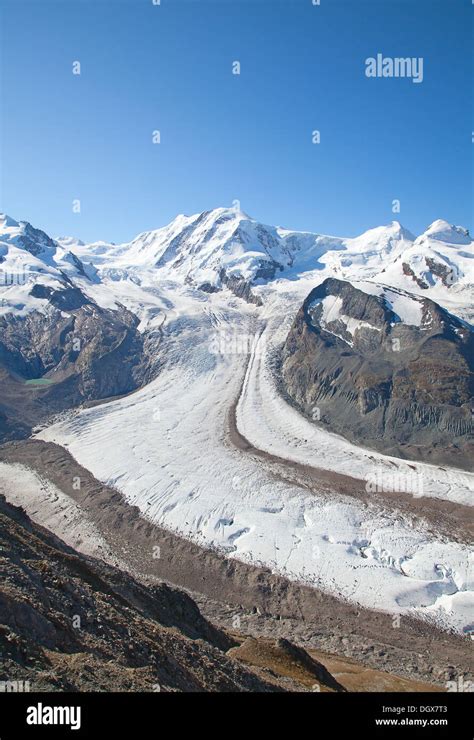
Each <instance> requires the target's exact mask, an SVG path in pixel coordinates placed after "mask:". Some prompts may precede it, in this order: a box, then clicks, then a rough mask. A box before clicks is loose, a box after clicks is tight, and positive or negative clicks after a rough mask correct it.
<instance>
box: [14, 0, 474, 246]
mask: <svg viewBox="0 0 474 740" xmlns="http://www.w3.org/2000/svg"><path fill="white" fill-rule="evenodd" d="M473 14H474V6H473V5H472V4H471V1H470V0H396V1H395V0H394V1H392V0H373V1H372V2H364V1H363V0H347V1H346V2H343V1H341V0H321V5H320V6H319V7H318V6H313V5H312V0H243V1H238V0H219V1H217V0H215V1H214V2H212V1H206V0H188V1H186V0H181V1H180V0H161V5H160V6H154V5H153V4H152V0H133V2H132V1H130V2H128V1H127V0H110V1H108V0H94V2H88V0H56V1H48V0H36V1H35V2H25V1H24V0H14V1H13V0H2V49H3V52H2V59H1V62H2V103H3V104H2V110H3V116H2V118H3V120H2V129H1V136H0V142H1V155H2V179H1V202H0V206H1V209H2V210H5V211H6V212H7V213H9V214H10V215H11V216H13V217H14V218H17V219H24V220H28V221H31V222H32V223H33V224H34V225H36V226H39V227H41V228H43V229H45V230H46V231H48V233H51V234H52V235H54V236H57V235H60V234H72V235H75V236H79V237H80V238H82V239H85V240H95V239H106V240H112V241H115V242H120V241H124V240H128V239H130V238H132V237H133V236H135V235H136V234H137V233H138V232H140V231H144V230H146V229H151V228H157V227H159V226H162V225H164V224H166V223H168V222H169V221H170V220H171V219H172V218H173V217H174V216H175V215H177V214H178V213H187V214H190V213H197V212H199V211H203V210H208V209H211V208H214V207H217V206H221V205H231V204H232V201H234V200H235V199H238V200H240V202H241V205H242V209H243V210H244V211H246V212H247V213H249V214H250V215H252V216H254V217H255V218H257V219H259V220H260V221H263V222H264V223H270V224H278V225H282V226H287V227H289V228H294V229H302V230H303V229H307V230H312V231H317V232H321V233H329V234H337V235H342V236H343V235H348V236H349V235H355V234H357V233H360V232H362V231H363V230H365V229H367V228H370V227H372V226H376V225H379V224H382V223H388V222H389V221H391V220H392V219H397V220H400V221H401V222H402V223H403V224H404V225H405V226H406V227H407V228H409V229H411V230H412V231H414V232H415V233H420V232H421V231H423V230H424V229H425V228H426V226H427V225H428V224H429V223H430V222H431V221H433V220H434V219H436V218H445V219H447V220H448V221H450V222H452V223H457V224H462V225H464V226H467V227H470V228H471V229H472V226H473V210H472V208H473V207H472V203H473V198H472V196H473V193H472V150H473V144H472V143H471V132H472V131H473V130H474V121H473V116H472V90H473V77H472V71H473V65H472V54H473V52H472V46H473V44H472V17H473ZM378 52H380V53H383V54H384V56H392V57H423V59H424V79H423V82H422V83H421V84H414V83H413V82H412V80H411V79H393V78H392V79H390V78H388V79H387V78H385V79H368V78H367V77H366V76H365V60H366V58H367V57H372V56H375V55H376V54H377V53H378ZM75 60H78V61H80V63H81V75H80V76H78V75H73V74H72V63H73V61H75ZM236 60H238V61H240V63H241V74H240V75H239V76H237V75H233V74H232V63H233V62H234V61H236ZM315 129H317V130H319V131H320V132H321V143H320V144H313V143H312V131H313V130H315ZM154 130H160V132H161V143H160V144H153V143H152V132H153V131H154ZM74 199H80V201H81V212H80V213H73V210H72V202H73V200H74ZM394 199H399V200H400V206H401V207H400V213H399V214H394V213H393V212H392V201H393V200H394Z"/></svg>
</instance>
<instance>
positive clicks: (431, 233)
mask: <svg viewBox="0 0 474 740" xmlns="http://www.w3.org/2000/svg"><path fill="white" fill-rule="evenodd" d="M426 239H434V240H435V241H440V242H446V243H447V244H471V237H470V234H469V231H468V230H467V229H465V228H464V227H463V226H454V225H453V224H450V223H448V222H447V221H444V220H443V219H441V218H440V219H437V220H436V221H433V223H432V224H431V225H430V226H428V228H427V229H426V231H425V232H424V233H423V234H421V235H420V236H419V237H418V239H417V242H422V241H425V240H426Z"/></svg>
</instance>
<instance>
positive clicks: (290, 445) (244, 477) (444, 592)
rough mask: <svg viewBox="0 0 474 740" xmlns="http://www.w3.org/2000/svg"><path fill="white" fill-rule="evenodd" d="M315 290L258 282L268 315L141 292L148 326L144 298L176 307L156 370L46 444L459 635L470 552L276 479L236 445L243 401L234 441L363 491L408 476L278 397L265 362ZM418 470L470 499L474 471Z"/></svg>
mask: <svg viewBox="0 0 474 740" xmlns="http://www.w3.org/2000/svg"><path fill="white" fill-rule="evenodd" d="M309 284H310V286H311V287H314V286H315V282H314V280H313V279H311V278H308V281H307V283H306V282H305V280H304V279H303V280H301V281H295V282H294V283H291V281H286V280H284V281H281V282H278V281H277V282H273V283H272V287H271V288H268V289H267V287H266V286H265V287H262V288H261V291H262V293H265V294H266V304H265V306H264V308H263V309H260V310H258V309H255V308H254V307H252V306H249V305H248V304H245V303H244V302H243V301H241V300H238V299H235V298H233V297H231V295H230V293H228V292H227V291H223V292H221V293H216V294H211V295H208V294H203V293H202V292H200V291H197V290H193V289H192V288H188V287H183V284H182V283H176V284H172V283H170V282H168V283H163V282H162V283H160V284H159V286H160V287H158V283H155V288H154V295H152V294H151V293H149V294H146V291H145V289H143V296H142V307H141V314H140V315H141V316H142V317H143V321H144V324H146V323H147V321H148V319H149V317H150V306H149V305H146V300H147V298H146V295H148V301H152V303H153V305H157V303H156V300H157V298H158V296H159V301H160V304H159V305H163V306H165V307H166V308H165V309H164V310H161V311H158V312H155V313H154V314H153V316H152V318H151V319H150V320H151V321H153V322H157V323H160V324H162V331H163V340H162V345H161V348H160V349H161V350H162V357H163V362H164V366H163V368H162V370H161V372H160V375H159V376H158V377H157V378H156V379H155V380H154V381H153V382H152V383H150V384H149V385H148V386H146V387H145V388H143V389H141V390H139V391H137V392H135V393H133V394H132V395H130V396H128V397H126V398H121V399H119V400H116V401H113V402H110V403H107V404H104V405H101V406H97V407H94V408H90V409H84V410H80V411H75V412H72V413H70V414H68V415H67V416H66V417H65V418H63V419H61V420H59V421H58V422H57V423H55V424H53V425H52V426H50V427H48V428H46V429H44V430H42V431H41V432H40V433H39V434H38V436H39V437H40V438H41V439H44V440H46V441H52V442H56V443H58V444H61V445H63V446H65V447H67V449H68V450H69V451H70V453H71V454H72V455H73V456H74V457H75V458H76V459H77V460H78V461H79V463H81V464H82V465H84V466H85V467H86V468H88V469H89V470H90V471H91V472H92V473H93V474H94V475H95V476H96V477H97V478H98V479H100V480H101V481H103V482H104V483H107V484H108V485H111V486H114V487H115V488H117V489H118V490H120V491H121V492H122V493H123V495H124V496H125V497H126V500H127V501H128V502H129V503H130V504H133V505H136V506H138V507H139V509H140V510H141V512H142V513H143V514H144V515H145V516H146V517H148V518H149V519H150V520H152V521H154V522H156V523H158V524H159V525H160V526H163V527H165V528H168V529H170V530H172V531H175V532H177V533H179V534H181V535H183V536H185V537H187V538H189V539H190V540H192V541H194V542H196V543H198V544H200V545H202V546H204V547H214V548H217V549H218V550H219V551H221V552H222V553H225V554H226V555H227V556H228V557H231V558H237V559H240V560H243V561H246V562H250V563H254V564H263V565H266V566H268V567H270V568H271V569H272V570H274V571H275V572H278V573H281V574H283V575H285V576H286V577H288V578H290V579H293V580H297V581H300V582H303V583H305V584H309V585H312V586H317V587H318V588H321V589H323V590H325V591H327V592H330V593H332V594H334V595H335V596H337V597H339V598H341V599H345V600H348V601H351V602H355V603H359V604H361V605H362V606H365V607H369V608H374V609H380V610H384V611H388V612H393V613H394V614H395V613H396V614H402V615H403V614H414V615H417V616H418V617H420V618H423V619H426V620H429V621H432V622H435V623H436V624H438V625H440V626H441V627H443V628H453V629H456V630H458V631H462V630H464V629H466V628H467V627H468V625H469V624H470V622H469V619H470V618H471V617H470V616H469V615H470V614H471V615H472V609H473V607H474V583H473V577H472V558H473V554H472V552H471V551H470V550H469V548H467V547H466V546H463V545H460V544H458V543H454V542H449V541H446V540H445V538H443V537H442V536H441V535H440V536H437V535H434V534H432V533H429V532H428V531H427V528H426V527H424V525H423V522H420V521H417V522H414V521H413V519H412V518H410V517H405V516H404V515H403V514H402V513H400V512H397V513H394V512H393V511H392V510H391V511H388V510H387V509H384V508H382V507H381V506H380V505H376V504H375V503H374V504H373V505H369V506H367V505H364V504H363V503H362V502H358V501H357V500H356V499H352V498H351V499H348V498H345V497H343V496H341V495H339V494H337V492H334V495H333V496H331V497H328V496H327V495H325V494H323V492H322V491H318V490H316V489H317V486H316V487H315V490H307V489H305V488H302V487H301V486H299V485H297V484H293V483H291V482H288V481H286V480H285V479H284V478H281V479H280V478H279V477H277V476H275V474H274V472H273V470H272V469H271V466H270V464H269V463H267V462H266V461H265V459H264V458H262V457H257V456H255V455H252V454H251V453H249V452H246V451H245V450H242V449H239V448H238V447H236V446H235V445H234V444H233V442H232V440H231V437H230V434H229V411H230V409H231V408H232V407H233V405H234V404H235V402H236V401H237V399H239V401H238V405H237V411H236V419H237V425H238V429H239V431H240V433H241V434H242V435H243V436H244V437H246V438H247V439H248V440H249V441H250V442H251V443H252V444H253V445H254V446H255V447H257V448H259V449H261V450H266V451H268V452H269V453H271V454H273V455H278V456H279V457H281V458H283V460H285V459H287V460H293V461H297V462H302V463H305V464H310V465H311V466H313V467H314V468H323V469H326V470H334V471H338V472H343V473H346V474H348V475H350V476H352V477H353V478H355V479H358V480H359V481H360V485H361V487H365V485H366V481H367V476H369V477H370V476H371V475H373V473H374V470H382V471H386V473H387V474H389V473H390V474H391V475H392V476H393V472H394V470H396V471H399V472H400V474H401V475H405V473H408V471H409V472H410V473H413V470H412V469H411V468H410V469H409V468H408V466H407V463H405V462H403V461H400V460H397V459H396V458H388V457H384V456H383V455H380V454H378V453H375V452H369V451H367V450H363V449H361V448H358V447H356V446H355V445H352V444H350V443H348V442H346V441H345V440H343V439H341V438H340V437H338V436H337V435H333V434H329V433H328V432H326V431H325V430H324V429H322V428H319V427H317V426H316V425H314V424H312V423H311V422H309V421H307V420H306V419H304V418H302V417H301V416H300V415H299V414H298V413H297V412H296V411H295V410H294V409H293V408H291V407H290V406H289V405H288V404H286V402H285V401H284V400H283V399H282V398H281V397H280V396H279V395H278V394H277V393H276V392H275V388H274V384H273V378H272V373H271V371H270V366H269V359H271V354H272V350H273V348H274V347H275V346H277V345H278V343H279V342H281V341H282V339H283V338H284V335H285V332H286V331H287V329H288V326H289V324H290V323H291V321H292V320H293V318H294V315H295V312H296V310H297V308H298V307H299V305H300V298H301V296H303V297H305V296H306V295H307V293H308V292H309V290H307V287H308V285H309ZM124 303H126V298H125V299H124ZM249 337H250V338H251V339H253V341H250V342H249V341H248V339H249ZM415 467H416V471H417V473H419V474H420V475H421V476H422V478H423V495H428V496H434V497H438V498H444V499H446V500H448V501H453V502H458V503H464V504H470V503H471V501H472V490H473V487H474V486H473V483H474V476H472V475H469V474H467V473H462V472H460V471H455V470H446V471H442V470H440V469H438V468H436V467H434V466H429V465H422V464H419V463H416V465H415ZM394 495H395V494H394ZM413 495H419V490H418V489H417V490H415V491H413ZM470 497H471V498H470Z"/></svg>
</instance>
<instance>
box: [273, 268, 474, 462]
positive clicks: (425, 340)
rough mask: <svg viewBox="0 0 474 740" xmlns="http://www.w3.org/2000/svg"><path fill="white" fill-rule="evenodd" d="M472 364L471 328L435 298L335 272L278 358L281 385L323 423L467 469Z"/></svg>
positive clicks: (386, 447) (367, 441) (376, 444)
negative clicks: (374, 288)
mask: <svg viewBox="0 0 474 740" xmlns="http://www.w3.org/2000/svg"><path fill="white" fill-rule="evenodd" d="M397 311H398V313H397ZM473 370H474V334H473V331H472V329H471V328H470V326H469V325H467V324H465V323H463V322H461V321H460V320H459V319H457V318H456V317H454V316H452V315H451V314H449V313H448V312H447V311H445V310H444V309H443V308H441V307H440V306H439V305H438V304H436V303H435V302H433V301H432V300H430V299H428V298H423V299H422V298H414V297H413V296H410V295H409V294H406V293H403V292H402V291H395V290H393V289H392V290H390V291H387V292H386V293H384V291H382V290H381V291H380V295H377V294H369V293H367V292H364V290H361V289H359V288H357V287H355V286H354V285H352V284H351V283H349V282H345V281H341V280H337V279H333V278H328V279H327V280H325V281H324V282H323V283H322V284H321V285H319V286H318V287H317V288H315V289H314V290H312V291H311V293H310V294H309V295H308V297H307V298H306V300H305V301H304V303H303V306H302V307H301V309H300V310H299V312H298V314H297V316H296V319H295V321H294V323H293V326H292V328H291V330H290V332H289V334H288V337H287V339H286V342H285V345H284V347H283V351H282V357H281V380H282V387H283V390H284V392H285V393H286V394H287V395H288V397H289V399H290V400H291V401H292V402H293V403H294V404H295V405H296V406H297V407H298V408H299V409H300V410H301V411H302V412H303V413H304V414H306V415H307V416H309V417H310V418H312V419H314V420H315V422H316V423H321V424H324V425H325V426H327V427H328V428H329V429H330V430H332V431H335V432H337V433H340V434H342V435H343V436H345V437H348V438H349V439H351V440H353V441H357V442H358V443H360V444H364V445H367V446H368V447H372V448H374V449H377V450H381V451H383V452H385V453H387V454H393V455H397V456H402V457H407V458H412V459H422V460H426V461H430V462H433V463H446V464H451V465H455V466H458V467H464V468H466V469H468V468H470V467H471V465H472V459H473V453H474V445H473V437H472V431H473V428H472V413H471V409H472V407H473V392H474V374H473Z"/></svg>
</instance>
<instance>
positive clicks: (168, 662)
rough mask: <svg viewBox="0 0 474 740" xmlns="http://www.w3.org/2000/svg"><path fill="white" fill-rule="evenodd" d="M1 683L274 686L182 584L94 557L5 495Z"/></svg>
mask: <svg viewBox="0 0 474 740" xmlns="http://www.w3.org/2000/svg"><path fill="white" fill-rule="evenodd" d="M0 543H1V552H0V563H1V570H2V585H1V590H0V653H1V656H2V660H1V664H0V680H2V681H29V684H30V690H32V691H42V690H43V691H44V690H47V691H48V690H52V691H60V690H69V691H71V690H81V691H87V690H108V691H110V690H122V691H130V690H142V691H159V690H162V691H268V690H271V689H272V688H275V687H274V686H273V687H272V685H271V684H270V683H269V682H267V681H265V680H263V679H262V678H258V677H257V676H256V675H255V674H254V673H252V671H250V670H248V669H246V668H245V667H243V666H241V665H240V664H239V663H238V662H236V661H234V660H232V659H231V658H229V657H227V656H226V655H225V654H224V651H225V650H228V649H229V648H230V647H232V645H234V644H235V643H234V642H233V641H232V640H231V639H230V638H229V637H228V636H227V635H226V634H225V633H223V632H221V631H220V630H218V629H216V628H214V627H213V626H212V625H211V624H210V623H209V622H207V620H206V619H204V617H202V615H201V613H200V612H199V609H198V608H197V606H196V604H195V603H194V602H193V601H192V600H191V599H190V598H189V596H187V595H186V594H184V593H183V592H182V591H177V590H175V589H172V588H170V587H169V586H166V585H165V584H159V585H154V586H147V587H145V586H144V585H142V584H141V583H139V582H138V581H136V580H134V579H133V578H131V577H130V576H128V575H127V574H125V573H124V572H122V571H119V570H117V569H114V568H112V567H109V566H107V565H105V564H104V563H100V562H99V561H96V560H92V559H90V558H86V557H84V556H81V555H79V554H78V553H77V552H75V551H74V550H72V549H71V548H69V547H67V546H66V545H65V544H64V543H63V542H62V541H61V540H59V539H57V538H56V537H54V536H53V535H51V534H50V533H49V532H48V531H47V530H44V529H42V528H41V527H38V526H37V525H35V524H34V523H32V522H31V521H30V520H29V518H28V517H27V516H26V515H25V514H24V513H23V512H22V510H21V509H18V508H15V507H12V506H10V505H9V504H7V503H6V502H5V498H4V497H3V496H1V497H0Z"/></svg>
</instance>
